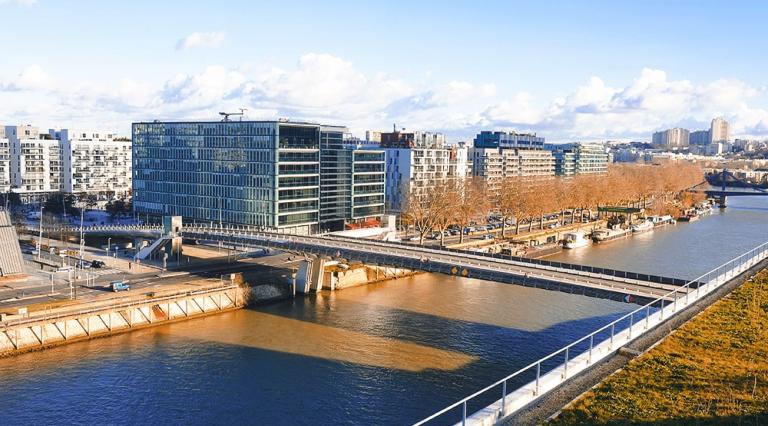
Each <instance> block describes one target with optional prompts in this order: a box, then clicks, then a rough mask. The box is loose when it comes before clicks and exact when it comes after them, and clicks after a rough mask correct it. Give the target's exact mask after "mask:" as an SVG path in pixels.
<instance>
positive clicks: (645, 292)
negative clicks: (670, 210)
mask: <svg viewBox="0 0 768 426" xmlns="http://www.w3.org/2000/svg"><path fill="white" fill-rule="evenodd" d="M183 234H184V236H185V237H187V238H194V239H199V240H214V241H226V242H229V243H234V244H238V245H243V246H257V247H271V248H277V249H282V250H287V251H292V252H297V253H311V254H316V255H324V256H331V257H343V258H347V259H353V260H359V261H362V262H365V263H369V264H381V265H388V266H393V267H400V268H408V269H414V270H422V271H427V272H439V273H444V274H453V275H460V276H467V277H471V278H479V279H485V280H490V281H500V282H509V283H515V284H521V285H526V286H532V287H544V288H549V289H555V290H560V291H567V292H573V293H576V292H578V293H583V294H587V295H596V296H600V297H608V298H613V299H623V298H624V296H625V295H630V296H633V297H634V298H635V299H636V300H637V301H638V302H639V301H641V300H642V301H647V300H652V299H655V298H659V297H663V296H665V295H667V294H668V293H669V292H671V291H674V290H676V289H677V287H678V286H677V285H671V284H662V283H657V282H650V281H644V280H639V279H631V278H620V277H615V276H607V275H604V274H599V273H592V272H585V271H575V270H569V269H564V268H558V267H552V266H545V265H535V264H526V263H522V262H517V261H514V260H508V259H495V258H488V257H484V256H481V255H476V254H471V253H455V252H449V251H444V250H437V249H431V248H427V247H420V246H403V245H398V244H394V243H387V242H380V241H373V240H355V239H348V238H336V237H332V236H323V237H318V236H298V235H278V234H270V233H262V232H242V231H240V232H237V231H235V232H231V231H227V230H215V229H214V230H211V229H207V228H196V229H195V228H185V229H184V232H183ZM683 291H684V290H683ZM670 300H671V299H670Z"/></svg>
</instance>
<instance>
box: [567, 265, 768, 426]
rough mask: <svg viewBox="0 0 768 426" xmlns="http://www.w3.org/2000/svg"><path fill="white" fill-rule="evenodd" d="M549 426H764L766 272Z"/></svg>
mask: <svg viewBox="0 0 768 426" xmlns="http://www.w3.org/2000/svg"><path fill="white" fill-rule="evenodd" d="M553 423H555V424H642V423H662V424H768V270H763V271H762V272H761V273H760V274H759V275H758V276H757V277H755V278H754V279H753V280H751V281H749V282H747V283H745V284H744V285H742V286H741V287H739V288H737V289H736V290H734V291H733V292H732V293H731V294H729V295H728V296H726V297H725V298H723V299H722V300H720V301H718V302H717V303H716V304H714V305H713V306H712V307H710V308H709V309H707V310H706V311H704V312H703V313H702V314H701V315H699V316H698V317H696V318H694V319H693V320H691V321H690V322H688V323H686V324H685V325H683V326H682V327H680V329H678V330H677V332H675V333H674V334H673V335H671V336H670V337H668V338H667V339H665V340H664V341H663V342H662V343H661V344H659V345H658V346H656V347H655V348H654V349H652V350H651V351H649V352H648V353H647V354H645V355H643V356H641V357H639V358H638V359H635V360H633V361H631V362H630V363H629V364H627V366H626V368H625V369H624V370H622V371H621V372H619V373H617V374H614V375H613V376H611V377H609V378H608V379H606V380H605V381H604V382H603V383H601V384H600V385H599V386H598V387H596V388H595V389H593V390H592V391H590V392H588V393H587V394H585V395H584V396H582V398H581V399H579V400H578V401H577V402H575V403H574V404H573V405H572V406H571V407H569V408H567V409H565V410H563V413H562V414H561V415H560V416H559V417H558V418H557V419H555V420H554V421H553Z"/></svg>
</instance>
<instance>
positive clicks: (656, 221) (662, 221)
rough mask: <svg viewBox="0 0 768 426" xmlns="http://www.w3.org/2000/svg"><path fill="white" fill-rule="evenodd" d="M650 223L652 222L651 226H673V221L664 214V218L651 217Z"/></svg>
mask: <svg viewBox="0 0 768 426" xmlns="http://www.w3.org/2000/svg"><path fill="white" fill-rule="evenodd" d="M649 219H650V221H651V222H653V226H664V225H670V224H671V225H674V224H675V219H674V218H673V217H672V216H670V215H668V214H666V215H664V216H651V217H650V218H649Z"/></svg>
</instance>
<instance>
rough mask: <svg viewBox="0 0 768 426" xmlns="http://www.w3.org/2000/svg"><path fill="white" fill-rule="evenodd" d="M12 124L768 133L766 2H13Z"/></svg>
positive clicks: (4, 77)
mask: <svg viewBox="0 0 768 426" xmlns="http://www.w3.org/2000/svg"><path fill="white" fill-rule="evenodd" d="M0 16H2V17H3V18H2V21H3V25H2V26H0V47H2V49H3V52H5V55H4V57H3V61H2V66H0V122H1V123H18V122H25V123H26V122H31V123H34V124H37V125H39V126H41V127H61V126H65V127H82V126H86V127H92V128H100V129H106V130H115V131H120V132H124V133H125V132H127V131H128V130H129V128H130V122H131V121H135V120H147V119H153V118H163V119H181V118H184V119H203V118H216V113H217V112H218V111H220V110H236V108H238V107H245V108H248V110H249V116H250V117H251V118H276V117H291V118H295V119H311V120H319V121H323V122H331V123H339V124H346V125H348V126H349V127H350V128H351V129H352V131H353V132H354V133H357V134H362V132H363V131H364V130H365V129H368V128H373V129H387V128H390V127H391V126H392V123H397V124H398V126H399V127H409V128H425V129H430V130H440V131H444V132H446V133H448V135H449V136H450V137H451V139H454V140H460V139H468V138H471V136H472V135H473V134H474V133H475V132H476V131H477V130H478V129H512V128H514V129H518V130H532V131H537V132H539V133H540V134H542V135H544V136H545V137H547V138H548V139H550V140H556V141H557V140H603V139H641V138H648V137H649V133H650V132H651V131H653V130H654V129H659V128H663V127H668V126H675V125H683V126H689V127H693V128H696V127H706V126H707V124H708V122H709V120H710V119H711V118H712V117H713V116H715V115H723V116H725V117H726V118H727V119H729V120H730V121H731V122H732V124H733V128H734V133H735V134H738V135H752V136H755V137H763V136H765V135H766V134H768V96H766V92H767V91H768V89H766V85H767V84H768V82H766V77H765V73H764V70H765V69H766V65H767V64H766V62H768V59H766V55H765V54H764V53H763V50H764V49H765V42H766V40H768V29H766V26H765V22H766V18H768V3H765V2H746V1H744V2H738V1H736V2H734V1H731V2H725V1H720V2H717V1H696V2H693V1H665V2H661V1H644V2H629V1H626V2H624V1H622V2H615V1H614V2H609V1H605V2H596V1H582V2H570V1H567V2H566V1H529V2H511V1H504V2H502V1H499V2H494V1H475V2H469V1H465V2H450V1H440V2H437V1H434V2H427V1H418V2H417V1H409V2H400V1H386V2H345V1H328V2H285V1H282V2H277V1H263V2H245V1H243V2H241V1H237V0H233V1H228V2H213V1H211V2H205V1H184V2H181V1H178V2H174V1H164V2H149V1H132V2H116V1H88V0H83V1H77V2H65V1H57V0H37V1H34V0H0Z"/></svg>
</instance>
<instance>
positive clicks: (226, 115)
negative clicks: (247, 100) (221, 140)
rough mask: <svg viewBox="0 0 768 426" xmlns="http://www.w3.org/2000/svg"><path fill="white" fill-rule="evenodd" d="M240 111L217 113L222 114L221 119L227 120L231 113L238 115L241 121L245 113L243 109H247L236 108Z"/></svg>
mask: <svg viewBox="0 0 768 426" xmlns="http://www.w3.org/2000/svg"><path fill="white" fill-rule="evenodd" d="M238 109H239V110H240V112H220V113H219V115H221V116H223V117H224V119H223V120H221V121H229V116H231V115H239V116H240V121H243V115H245V111H248V110H247V109H246V108H238Z"/></svg>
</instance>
